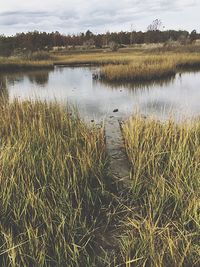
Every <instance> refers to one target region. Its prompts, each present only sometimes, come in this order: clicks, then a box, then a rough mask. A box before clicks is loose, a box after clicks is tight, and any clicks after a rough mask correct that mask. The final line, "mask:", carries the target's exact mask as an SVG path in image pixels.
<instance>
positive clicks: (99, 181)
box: [0, 101, 106, 267]
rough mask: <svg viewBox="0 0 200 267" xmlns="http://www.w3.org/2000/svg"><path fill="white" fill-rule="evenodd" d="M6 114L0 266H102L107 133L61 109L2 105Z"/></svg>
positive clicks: (2, 121) (2, 120) (0, 165)
mask: <svg viewBox="0 0 200 267" xmlns="http://www.w3.org/2000/svg"><path fill="white" fill-rule="evenodd" d="M67 111H68V112H67ZM0 114H1V116H0V125H1V127H0V147H1V149H0V169H1V173H0V266H2V267H7V266H13V267H21V266H24V267H29V266H30V267H32V266H34V267H36V266H38V267H41V266H59V267H60V266H97V257H96V258H93V257H92V255H94V253H95V252H94V248H95V244H96V242H97V240H98V238H97V237H98V235H99V232H100V229H101V226H102V225H103V226H104V227H105V223H104V219H105V216H106V215H105V209H104V204H103V201H102V199H103V197H102V196H103V190H104V185H103V179H104V178H106V173H105V164H106V158H105V147H104V134H103V130H102V129H96V128H94V127H89V126H86V125H85V124H83V122H82V121H81V120H80V119H79V117H78V115H76V114H74V115H73V114H71V111H70V110H66V109H65V108H64V107H61V106H59V105H58V104H56V103H54V104H53V103H50V104H47V103H41V102H40V101H36V102H24V103H19V102H18V101H14V102H13V103H10V104H8V103H1V104H0ZM105 198H106V197H105V196H104V199H105ZM103 210H104V212H102V211H103ZM103 214H104V215H103Z"/></svg>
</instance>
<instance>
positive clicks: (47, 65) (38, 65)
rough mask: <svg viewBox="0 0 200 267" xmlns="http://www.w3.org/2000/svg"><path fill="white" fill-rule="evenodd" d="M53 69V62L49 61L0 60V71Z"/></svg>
mask: <svg viewBox="0 0 200 267" xmlns="http://www.w3.org/2000/svg"><path fill="white" fill-rule="evenodd" d="M53 68H54V66H53V62H51V61H45V60H41V61H33V60H25V59H20V58H8V59H5V58H0V71H21V70H35V69H53Z"/></svg>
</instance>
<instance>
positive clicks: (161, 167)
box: [121, 116, 200, 267]
mask: <svg viewBox="0 0 200 267" xmlns="http://www.w3.org/2000/svg"><path fill="white" fill-rule="evenodd" d="M122 131H123V135H124V139H125V146H126V151H127V155H128V158H129V161H130V163H131V166H132V171H131V183H132V186H131V188H130V193H129V194H128V196H127V199H128V202H129V207H130V208H129V215H128V216H127V217H126V218H124V219H123V223H122V228H123V229H124V233H123V234H122V237H121V253H122V258H123V259H124V260H123V262H126V266H152V267H154V266H157V267H161V266H162V267H168V266H196V267H197V266H200V243H199V240H200V212H199V211H200V191H199V188H200V121H199V120H198V121H197V122H195V123H194V124H188V123H182V124H181V125H177V124H175V123H174V122H173V121H169V122H166V123H160V122H157V121H155V120H153V119H147V120H145V119H143V118H141V117H140V116H136V117H134V118H132V119H130V120H129V121H128V122H127V123H125V124H124V125H123V126H122ZM131 209H132V210H131Z"/></svg>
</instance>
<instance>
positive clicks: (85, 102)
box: [0, 66, 200, 120]
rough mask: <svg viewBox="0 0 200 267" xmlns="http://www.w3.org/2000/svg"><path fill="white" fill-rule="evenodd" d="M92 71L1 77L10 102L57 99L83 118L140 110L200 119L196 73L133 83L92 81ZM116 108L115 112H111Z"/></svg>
mask: <svg viewBox="0 0 200 267" xmlns="http://www.w3.org/2000/svg"><path fill="white" fill-rule="evenodd" d="M97 71H98V68H95V67H75V68H71V67H64V66H59V67H55V69H54V70H51V71H49V70H42V71H41V70H40V71H31V72H29V71H26V72H22V73H21V72H17V73H4V74H1V76H0V81H1V83H3V85H4V90H6V92H7V97H8V99H9V101H12V100H13V99H14V98H18V99H20V100H27V99H42V100H47V101H52V100H55V99H56V100H57V101H58V102H60V103H63V104H65V103H67V102H68V103H70V104H72V105H74V106H77V107H78V109H79V112H80V115H81V116H82V117H83V118H86V119H89V120H90V119H96V120H101V119H102V118H104V117H105V116H113V115H116V114H117V116H119V117H122V118H126V117H128V116H130V115H131V114H133V112H134V111H139V112H140V113H142V114H143V115H145V116H149V115H150V116H155V117H156V118H158V119H161V120H165V119H167V118H169V117H171V116H173V117H175V118H176V119H177V120H179V119H182V118H193V117H196V116H199V115H200V72H187V73H178V74H176V76H174V77H173V78H171V79H167V80H162V81H157V82H150V83H140V84H139V83H131V84H109V83H105V82H103V81H99V80H94V79H93V78H92V74H93V73H94V72H97ZM115 109H118V112H117V113H113V110H115Z"/></svg>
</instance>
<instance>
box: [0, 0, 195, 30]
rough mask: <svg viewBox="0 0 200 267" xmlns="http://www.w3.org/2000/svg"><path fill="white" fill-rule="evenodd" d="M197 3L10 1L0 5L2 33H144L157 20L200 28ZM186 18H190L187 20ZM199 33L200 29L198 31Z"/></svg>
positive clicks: (182, 0) (156, 0)
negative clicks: (31, 31)
mask: <svg viewBox="0 0 200 267" xmlns="http://www.w3.org/2000/svg"><path fill="white" fill-rule="evenodd" d="M198 2H199V1H197V0H143V1H139V0H123V1H116V0H101V1H99V0H88V1H85V0H73V1H71V0H56V1H55V0H43V1H42V0H34V1H27V0H26V1H25V0H7V1H1V3H0V32H2V33H7V34H11V33H12V34H13V33H15V32H20V31H28V30H34V29H36V30H41V31H43V30H45V31H55V30H59V31H60V32H62V33H72V32H80V31H85V30H87V29H88V28H89V29H91V30H93V31H94V32H96V31H98V32H99V31H100V32H101V31H105V30H111V31H112V30H129V29H130V25H131V24H133V25H134V27H135V28H136V29H137V30H140V29H142V30H145V29H146V27H147V25H148V24H149V23H151V21H152V20H153V19H155V18H160V19H161V20H162V21H163V23H164V25H166V27H167V28H172V27H176V28H180V27H182V28H185V29H188V30H191V29H193V28H196V29H197V30H198V27H200V25H197V21H198V18H199V12H200V3H198ZM184 17H187V18H191V20H190V19H187V20H185V18H184ZM199 30H200V29H199Z"/></svg>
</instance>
